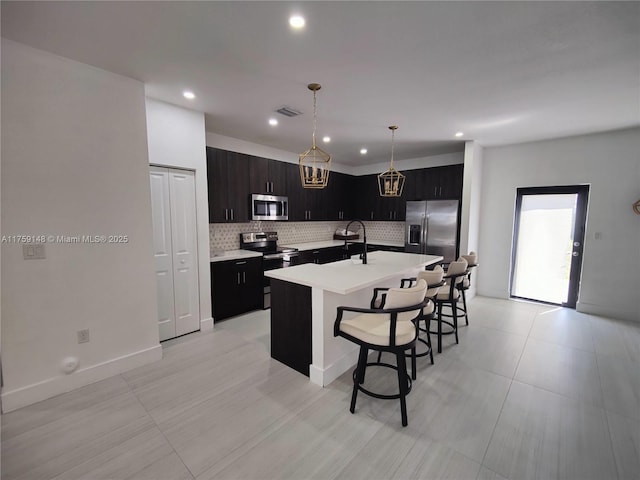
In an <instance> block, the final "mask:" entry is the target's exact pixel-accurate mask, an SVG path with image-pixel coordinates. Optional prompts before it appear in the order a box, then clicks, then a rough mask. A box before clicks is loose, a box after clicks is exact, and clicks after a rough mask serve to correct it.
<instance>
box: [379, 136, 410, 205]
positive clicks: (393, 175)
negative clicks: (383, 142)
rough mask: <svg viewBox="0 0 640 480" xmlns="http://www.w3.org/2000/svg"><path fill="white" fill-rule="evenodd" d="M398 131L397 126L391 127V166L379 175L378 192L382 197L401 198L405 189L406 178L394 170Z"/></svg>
mask: <svg viewBox="0 0 640 480" xmlns="http://www.w3.org/2000/svg"><path fill="white" fill-rule="evenodd" d="M397 129H398V127H397V126H396V125H391V126H390V127H389V130H391V164H390V165H389V169H388V170H387V171H386V172H382V173H381V174H380V175H378V190H379V192H380V196H381V197H400V196H402V189H403V188H404V180H405V176H404V175H403V174H401V173H400V172H399V171H397V170H396V169H395V168H393V140H394V136H395V132H396V130H397Z"/></svg>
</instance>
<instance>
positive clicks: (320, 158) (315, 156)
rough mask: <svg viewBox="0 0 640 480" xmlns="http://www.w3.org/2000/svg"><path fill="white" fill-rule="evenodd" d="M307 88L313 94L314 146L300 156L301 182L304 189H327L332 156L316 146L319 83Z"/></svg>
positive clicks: (311, 84)
mask: <svg viewBox="0 0 640 480" xmlns="http://www.w3.org/2000/svg"><path fill="white" fill-rule="evenodd" d="M307 88H308V89H309V90H311V91H312V92H313V144H312V146H311V148H310V149H309V150H307V151H306V152H304V153H301V154H300V157H299V159H298V164H299V166H300V180H301V181H302V186H303V187H304V188H325V187H326V186H327V183H328V182H329V167H330V166H331V155H329V154H328V153H327V152H325V151H324V150H322V149H321V148H319V147H318V146H317V145H316V92H317V91H318V90H320V88H321V87H320V84H319V83H310V84H309V85H307Z"/></svg>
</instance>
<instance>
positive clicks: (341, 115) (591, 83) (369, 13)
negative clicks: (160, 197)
mask: <svg viewBox="0 0 640 480" xmlns="http://www.w3.org/2000/svg"><path fill="white" fill-rule="evenodd" d="M1 9H2V10H1V14H2V36H3V37H6V38H9V39H12V40H15V41H18V42H21V43H25V44H28V45H31V46H33V47H36V48H39V49H42V50H46V51H50V52H53V53H56V54H59V55H62V56H64V57H68V58H71V59H75V60H78V61H80V62H84V63H87V64H91V65H95V66H97V67H100V68H103V69H105V70H109V71H112V72H116V73H119V74H122V75H125V76H127V77H132V78H135V79H138V80H140V81H142V82H144V84H145V89H146V94H147V95H148V96H150V97H153V98H157V99H160V100H164V101H166V102H170V103H173V104H176V105H181V106H184V107H187V108H191V109H194V110H198V111H202V112H204V113H205V122H206V129H207V131H210V132H215V133H218V134H221V135H226V136H230V137H234V138H238V139H242V140H246V141H249V142H254V143H258V144H261V145H266V146H269V147H272V148H277V149H281V150H285V151H288V152H298V153H299V152H302V151H304V150H306V149H307V148H309V147H310V145H311V132H312V125H313V95H312V93H311V92H310V91H309V90H308V89H307V84H308V83H311V82H317V83H320V84H322V89H321V90H320V91H319V92H318V97H317V102H318V115H317V125H318V130H317V135H318V139H319V140H318V143H319V144H320V146H321V148H323V149H325V150H326V151H328V152H329V153H331V154H332V155H333V158H334V161H335V162H337V163H341V164H344V165H353V166H358V165H365V164H368V163H378V162H385V161H388V159H389V158H390V150H391V133H390V131H389V130H388V128H387V127H388V126H389V125H393V124H396V125H398V126H399V129H398V130H397V131H396V136H395V159H396V160H402V159H409V158H420V157H424V156H428V155H435V154H439V153H447V152H452V151H461V150H462V149H463V145H464V140H476V141H477V142H479V143H480V144H481V145H485V146H490V145H505V144H512V143H520V142H525V141H533V140H540V139H547V138H556V137H563V136H568V135H577V134H583V133H591V132H597V131H604V130H613V129H619V128H626V127H632V126H637V125H640V3H638V2H483V1H471V2H451V1H449V2H444V1H443V2H397V1H394V2H365V1H353V2H304V1H302V2H242V1H233V2H55V1H51V2H28V1H19V2H11V1H2V3H1ZM292 13H300V14H302V15H303V16H304V17H305V18H306V27H305V28H304V29H303V30H300V31H294V30H293V29H291V28H290V27H289V24H288V18H289V16H290V15H291V14H292ZM186 89H188V90H192V91H193V92H194V93H195V94H196V98H195V99H194V100H187V99H185V98H183V96H182V92H183V91H184V90H186ZM283 105H287V106H290V107H293V108H295V109H298V110H300V111H302V112H303V114H302V115H300V116H298V117H295V118H288V117H284V116H281V115H279V114H277V113H274V110H276V109H277V108H278V107H281V106H283ZM97 113H98V112H97ZM270 117H275V118H278V120H279V125H278V126H276V127H272V126H270V125H269V124H268V123H267V120H268V119H269V118H270ZM458 131H461V132H464V136H462V137H460V138H456V137H454V134H455V133H456V132H458ZM324 135H330V136H331V139H332V140H331V143H329V144H323V143H322V141H321V140H320V139H321V138H322V137H323V136H324ZM362 147H365V148H367V149H368V154H367V155H364V156H363V155H361V154H360V153H359V150H360V148H362Z"/></svg>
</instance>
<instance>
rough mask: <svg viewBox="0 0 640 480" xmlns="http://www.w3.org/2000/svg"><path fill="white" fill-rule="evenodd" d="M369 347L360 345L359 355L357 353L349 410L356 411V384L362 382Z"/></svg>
mask: <svg viewBox="0 0 640 480" xmlns="http://www.w3.org/2000/svg"><path fill="white" fill-rule="evenodd" d="M368 351H369V349H368V348H367V347H365V346H361V347H360V355H358V365H357V366H356V378H354V380H353V393H352V394H351V407H350V408H349V411H350V412H351V413H354V412H355V411H356V397H357V396H358V386H359V385H360V384H361V383H364V371H365V370H366V368H367V353H368Z"/></svg>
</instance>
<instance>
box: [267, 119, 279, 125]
mask: <svg viewBox="0 0 640 480" xmlns="http://www.w3.org/2000/svg"><path fill="white" fill-rule="evenodd" d="M269 125H271V126H272V127H275V126H276V125H278V120H277V119H275V118H270V119H269Z"/></svg>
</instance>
